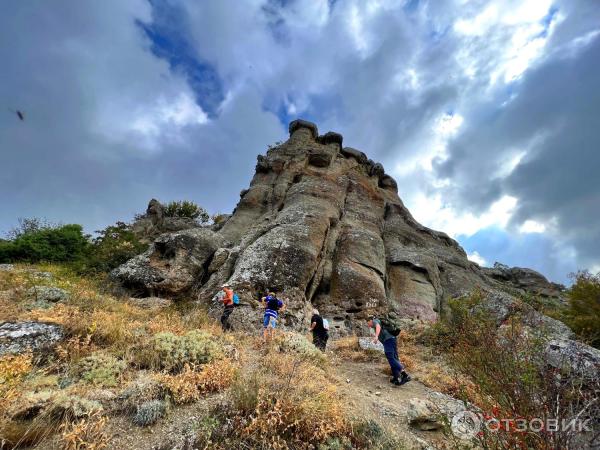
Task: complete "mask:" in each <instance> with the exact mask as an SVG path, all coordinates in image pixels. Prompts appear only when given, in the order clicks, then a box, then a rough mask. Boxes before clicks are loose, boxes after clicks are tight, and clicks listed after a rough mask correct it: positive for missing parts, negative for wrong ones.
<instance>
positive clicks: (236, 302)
mask: <svg viewBox="0 0 600 450" xmlns="http://www.w3.org/2000/svg"><path fill="white" fill-rule="evenodd" d="M233 304H234V305H239V304H240V297H239V296H238V295H237V294H233Z"/></svg>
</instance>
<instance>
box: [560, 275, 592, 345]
mask: <svg viewBox="0 0 600 450" xmlns="http://www.w3.org/2000/svg"><path fill="white" fill-rule="evenodd" d="M573 277H574V279H575V283H573V286H572V287H571V288H570V289H569V291H568V292H567V295H568V298H569V305H568V307H567V309H566V311H565V312H564V318H565V319H564V320H565V322H566V323H567V325H569V326H570V327H571V328H572V329H573V331H574V332H575V333H576V334H577V335H578V336H579V337H580V338H581V339H582V340H584V341H586V342H588V343H589V344H590V345H593V346H594V347H596V348H600V273H597V274H596V275H592V274H590V273H589V272H587V271H581V272H578V273H576V274H575V275H574V276H573Z"/></svg>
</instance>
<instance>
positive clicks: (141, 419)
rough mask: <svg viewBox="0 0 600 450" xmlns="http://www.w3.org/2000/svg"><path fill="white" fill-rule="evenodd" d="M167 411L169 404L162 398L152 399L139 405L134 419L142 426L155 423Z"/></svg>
mask: <svg viewBox="0 0 600 450" xmlns="http://www.w3.org/2000/svg"><path fill="white" fill-rule="evenodd" d="M166 412H167V405H166V403H165V402H164V401H162V400H150V401H147V402H144V403H142V404H141V405H139V406H138V408H137V412H136V414H135V416H133V418H132V421H133V423H134V424H136V425H138V426H140V427H147V426H149V425H154V424H155V423H156V422H158V420H159V419H160V418H162V417H163V416H164V415H165V414H166Z"/></svg>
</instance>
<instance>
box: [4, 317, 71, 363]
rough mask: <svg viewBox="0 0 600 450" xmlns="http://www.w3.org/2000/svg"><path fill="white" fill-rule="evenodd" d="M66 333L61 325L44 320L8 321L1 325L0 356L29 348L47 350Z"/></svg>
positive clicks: (37, 350)
mask: <svg viewBox="0 0 600 450" xmlns="http://www.w3.org/2000/svg"><path fill="white" fill-rule="evenodd" d="M64 336H65V334H64V331H63V328H62V327H61V326H60V325H56V324H50V323H42V322H6V323H3V324H2V325H0V356H2V355H4V354H7V353H23V352H25V351H27V350H32V351H35V352H39V351H45V350H48V349H51V348H52V347H54V346H55V345H56V344H57V343H59V342H60V341H61V340H62V339H63V338H64Z"/></svg>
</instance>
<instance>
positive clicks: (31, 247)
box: [0, 219, 90, 263]
mask: <svg viewBox="0 0 600 450" xmlns="http://www.w3.org/2000/svg"><path fill="white" fill-rule="evenodd" d="M26 220H27V221H29V222H28V223H27V224H26V225H25V226H23V225H21V227H20V228H18V229H16V230H13V231H12V232H11V233H9V236H10V237H12V239H9V240H5V241H0V262H2V263H11V262H28V263H35V262H39V261H48V262H70V261H77V260H80V259H81V258H82V257H84V256H85V255H86V254H87V251H88V248H89V245H90V243H89V240H88V237H87V236H85V235H84V234H83V228H82V227H81V225H77V224H70V225H60V226H59V225H48V224H44V223H42V222H41V221H38V219H26ZM36 221H37V222H36ZM30 225H31V226H30Z"/></svg>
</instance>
